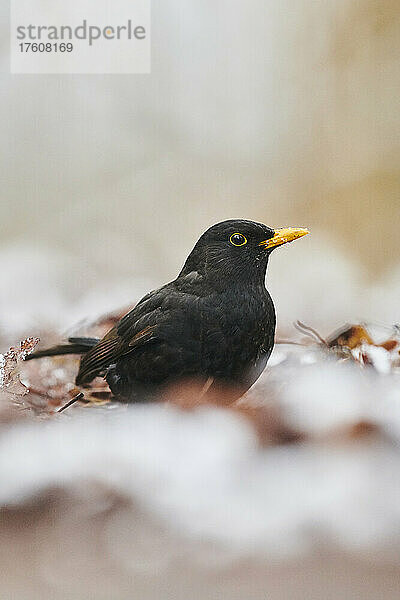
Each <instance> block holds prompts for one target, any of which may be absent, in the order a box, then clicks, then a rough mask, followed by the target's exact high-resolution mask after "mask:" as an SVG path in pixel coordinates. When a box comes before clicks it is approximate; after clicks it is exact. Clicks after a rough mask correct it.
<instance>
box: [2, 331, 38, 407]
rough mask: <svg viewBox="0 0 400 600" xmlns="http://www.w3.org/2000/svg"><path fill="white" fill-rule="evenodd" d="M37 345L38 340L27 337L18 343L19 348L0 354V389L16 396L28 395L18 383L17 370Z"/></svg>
mask: <svg viewBox="0 0 400 600" xmlns="http://www.w3.org/2000/svg"><path fill="white" fill-rule="evenodd" d="M38 343H39V338H34V337H29V338H26V339H25V340H23V341H22V342H21V343H20V346H19V348H10V349H9V350H8V352H6V353H5V354H0V389H2V390H3V391H4V392H7V393H9V394H15V395H17V396H23V395H25V394H27V393H28V391H29V390H28V388H27V387H26V386H25V385H24V384H23V383H22V382H21V381H20V378H19V373H18V368H19V364H20V363H21V362H22V361H23V360H25V358H26V357H27V356H28V354H30V353H31V352H32V351H33V350H34V348H35V346H36V345H37V344H38Z"/></svg>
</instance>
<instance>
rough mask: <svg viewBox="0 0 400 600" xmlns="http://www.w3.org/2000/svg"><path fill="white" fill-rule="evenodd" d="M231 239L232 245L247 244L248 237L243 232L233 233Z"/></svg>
mask: <svg viewBox="0 0 400 600" xmlns="http://www.w3.org/2000/svg"><path fill="white" fill-rule="evenodd" d="M235 238H236V239H235ZM229 241H230V243H231V244H232V246H244V245H245V244H247V239H246V238H245V236H244V235H243V233H232V235H231V237H230V238H229Z"/></svg>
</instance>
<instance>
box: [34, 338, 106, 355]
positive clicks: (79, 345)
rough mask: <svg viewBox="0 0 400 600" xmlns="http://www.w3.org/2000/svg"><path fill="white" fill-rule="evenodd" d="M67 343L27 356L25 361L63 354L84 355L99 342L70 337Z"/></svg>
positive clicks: (92, 339) (97, 340)
mask: <svg viewBox="0 0 400 600" xmlns="http://www.w3.org/2000/svg"><path fill="white" fill-rule="evenodd" d="M68 342H69V343H68V344H60V345H58V346H52V347H51V348H47V349H45V350H38V351H37V352H33V353H32V354H29V355H28V356H27V357H26V359H25V360H32V359H34V358H43V357H45V356H63V355H64V354H86V352H89V350H90V349H91V348H93V346H95V345H96V344H97V343H98V342H99V339H98V338H84V337H82V338H81V337H77V338H76V337H71V338H68Z"/></svg>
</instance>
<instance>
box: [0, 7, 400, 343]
mask: <svg viewBox="0 0 400 600" xmlns="http://www.w3.org/2000/svg"><path fill="white" fill-rule="evenodd" d="M6 4H7V3H3V4H2V6H1V8H0V10H1V15H2V23H3V35H2V38H1V39H2V42H1V69H2V74H1V92H0V114H1V119H0V130H1V137H2V140H3V143H2V145H1V150H0V151H1V161H0V165H1V166H0V169H1V181H2V202H1V204H0V228H1V241H0V244H1V249H0V252H1V254H0V261H1V265H2V274H3V285H2V286H1V301H0V311H1V315H0V326H1V328H2V331H3V334H4V333H6V332H7V331H9V330H10V331H11V330H12V332H13V334H14V332H15V334H16V333H18V334H20V333H24V332H25V330H27V329H29V332H30V333H38V332H37V331H36V330H37V329H40V328H41V326H42V323H43V324H44V323H46V325H48V324H49V323H50V324H52V325H55V326H56V327H57V328H59V329H60V330H63V328H64V329H65V327H69V326H70V325H72V324H73V323H74V322H76V321H77V320H79V319H81V318H83V317H84V316H93V315H96V314H97V313H100V312H102V311H103V310H108V309H109V308H115V307H117V306H119V305H126V304H129V303H133V302H134V300H135V299H136V298H137V296H138V295H140V294H142V293H143V292H145V291H146V290H147V289H148V288H149V287H153V286H158V285H159V284H161V283H163V282H165V281H168V280H169V279H171V278H173V277H174V276H175V275H176V273H177V272H178V271H179V269H180V267H181V265H182V263H183V261H184V259H185V257H186V255H187V253H188V252H189V250H190V249H191V247H192V245H193V244H194V242H195V241H196V239H197V237H198V236H199V235H200V234H201V233H202V231H203V230H204V229H205V228H207V227H208V226H210V225H211V224H213V223H215V222H217V221H219V220H222V219H226V218H235V217H237V218H248V219H254V220H258V221H262V222H265V223H267V224H268V225H272V226H286V225H294V226H308V227H309V228H310V229H311V231H312V236H310V237H308V238H307V239H305V240H302V242H299V243H298V244H296V245H295V246H290V247H287V248H283V249H281V250H280V251H279V253H278V252H276V253H275V254H274V255H273V258H272V260H271V264H270V269H269V275H268V287H269V289H270V291H271V292H272V294H273V296H274V298H275V300H276V303H277V310H278V319H279V326H280V327H281V328H284V327H286V326H289V324H290V323H291V321H292V320H293V319H296V318H300V319H303V320H307V321H308V322H310V321H311V324H313V325H315V326H319V327H322V328H324V327H325V328H326V329H329V328H330V327H332V326H335V325H337V323H341V322H342V321H343V319H344V320H352V319H355V318H359V319H360V318H366V319H376V320H380V321H382V320H384V321H388V322H392V321H395V320H396V319H398V296H399V293H400V262H399V246H400V242H399V235H398V229H399V223H400V202H399V192H400V175H399V167H400V160H399V158H400V142H399V140H400V131H399V130H400V117H399V111H398V96H399V83H400V78H399V60H398V56H399V46H400V15H399V10H398V3H397V2H396V1H395V0H329V1H327V2H322V3H321V2H307V1H305V0H295V1H291V2H288V1H286V0H283V1H282V2H272V1H267V2H266V1H261V0H251V1H248V2H238V1H236V0H229V1H228V0H219V1H218V2H211V0H202V1H201V2H199V1H196V0H193V1H192V2H185V3H182V2H178V1H177V0H163V1H161V0H154V1H153V3H152V72H151V74H150V75H109V76H101V75H86V76H80V75H69V76H62V75H48V76H44V75H42V76H35V75H11V74H9V72H8V71H9V51H8V9H7V6H6ZM24 290H25V291H26V290H29V293H28V295H27V296H26V295H25V294H24ZM66 312H68V314H69V317H68V318H67V317H66ZM6 313H8V314H6ZM32 328H33V329H34V331H32ZM19 329H21V330H24V331H21V332H20V331H19Z"/></svg>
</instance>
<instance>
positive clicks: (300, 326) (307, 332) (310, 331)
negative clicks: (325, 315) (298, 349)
mask: <svg viewBox="0 0 400 600" xmlns="http://www.w3.org/2000/svg"><path fill="white" fill-rule="evenodd" d="M293 325H294V326H295V328H296V329H297V330H298V331H301V332H302V333H303V334H304V335H308V336H309V337H313V338H314V339H316V340H317V341H318V342H320V343H321V344H323V345H324V346H327V345H328V344H327V342H326V340H324V338H323V337H321V336H320V334H319V333H318V331H316V330H315V329H313V328H312V327H309V326H308V325H305V324H304V323H302V322H301V321H296V322H295V323H293Z"/></svg>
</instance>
